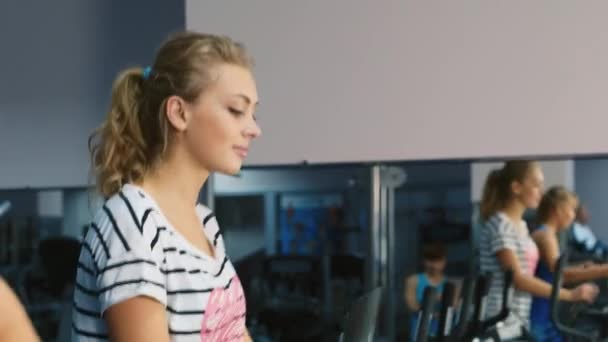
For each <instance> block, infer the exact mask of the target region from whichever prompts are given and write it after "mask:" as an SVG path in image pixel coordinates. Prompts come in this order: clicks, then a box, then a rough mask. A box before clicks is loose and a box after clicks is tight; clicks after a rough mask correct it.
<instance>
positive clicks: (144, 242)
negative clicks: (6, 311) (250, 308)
mask: <svg viewBox="0 0 608 342" xmlns="http://www.w3.org/2000/svg"><path fill="white" fill-rule="evenodd" d="M197 213H198V215H199V217H200V219H201V222H202V223H203V226H204V233H205V236H206V237H207V238H208V239H209V241H210V242H211V243H212V244H213V246H214V248H215V258H212V257H211V256H209V255H207V254H205V253H203V252H202V251H200V250H199V249H198V248H196V247H194V246H193V245H192V244H191V243H190V242H188V241H187V240H186V238H185V237H184V236H183V235H181V234H180V233H179V232H178V231H177V230H176V229H174V228H173V227H172V226H171V224H170V223H169V222H168V220H167V219H166V217H165V216H164V215H163V214H162V213H161V210H160V209H159V207H158V205H157V204H156V202H155V201H154V200H153V199H152V197H151V196H150V195H148V194H146V193H145V192H144V191H143V190H142V189H140V188H139V187H136V186H134V185H130V184H127V185H125V186H124V187H123V188H122V190H121V191H120V192H119V193H118V194H116V195H114V196H112V197H111V198H110V199H108V200H107V201H106V202H105V204H104V205H103V208H102V209H100V211H99V212H98V213H97V215H96V216H95V218H94V220H93V222H92V223H91V226H90V227H89V229H88V230H87V232H86V234H85V237H84V240H83V243H82V248H81V253H80V258H79V261H78V272H77V276H76V288H75V293H74V310H73V317H72V326H73V329H72V340H73V341H100V340H101V341H103V340H107V339H108V331H107V326H106V323H105V321H104V319H103V317H102V316H103V313H104V311H105V310H106V309H108V308H109V307H110V306H112V305H114V304H117V303H119V302H122V301H125V300H127V299H130V298H133V297H137V296H147V297H151V298H153V299H155V300H157V301H158V302H160V303H162V304H163V305H164V306H165V310H166V314H167V323H168V326H169V334H170V336H171V340H172V341H176V342H186V341H197V342H200V341H201V340H202V341H239V340H242V337H243V335H244V334H245V332H246V330H245V298H244V294H243V289H242V287H241V284H240V282H239V279H238V277H237V275H236V272H235V270H234V267H233V266H232V264H231V263H230V261H229V260H228V257H227V256H226V254H225V253H226V250H225V247H224V242H223V239H222V236H221V234H220V230H219V227H218V224H217V221H216V219H215V217H214V215H213V213H212V212H211V211H210V210H209V209H208V208H206V207H203V206H202V205H198V206H197ZM129 324H137V322H130V323H129Z"/></svg>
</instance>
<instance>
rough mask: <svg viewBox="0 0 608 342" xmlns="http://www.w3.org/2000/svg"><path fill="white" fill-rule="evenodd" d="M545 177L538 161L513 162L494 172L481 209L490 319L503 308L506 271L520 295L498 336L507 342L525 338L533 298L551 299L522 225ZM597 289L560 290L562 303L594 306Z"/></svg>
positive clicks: (516, 295)
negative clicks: (490, 275) (488, 280)
mask: <svg viewBox="0 0 608 342" xmlns="http://www.w3.org/2000/svg"><path fill="white" fill-rule="evenodd" d="M543 184H544V175H543V172H542V169H541V167H540V165H539V164H538V163H537V162H534V161H525V160H514V161H508V162H506V163H505V165H504V166H503V167H502V168H501V169H498V170H494V171H492V172H491V173H490V174H489V175H488V178H487V180H486V184H485V186H484V191H483V195H482V200H481V203H480V213H481V219H482V220H483V222H484V225H483V228H482V231H481V233H480V246H479V249H480V257H481V260H480V267H481V272H483V273H486V272H490V273H492V281H491V286H490V289H489V292H488V296H487V304H486V305H487V307H486V318H489V317H493V316H496V315H497V314H498V313H499V311H500V308H501V305H502V301H503V298H502V293H503V286H504V271H506V270H510V271H512V272H513V285H514V288H515V291H514V293H513V297H512V299H511V302H510V303H509V304H510V315H509V317H507V319H506V320H505V322H503V323H504V324H503V325H501V326H500V327H499V328H498V329H497V332H498V334H499V336H500V337H501V339H503V340H506V339H510V338H516V337H519V336H521V334H522V330H523V329H525V330H526V331H528V330H529V328H530V308H531V303H532V296H533V295H534V296H537V297H542V298H549V297H550V295H551V284H549V283H547V282H546V281H543V280H542V279H539V278H537V277H536V276H535V275H534V274H535V269H536V266H537V263H538V259H539V252H538V248H537V247H536V244H535V243H534V241H533V240H532V238H531V237H530V233H529V231H528V227H527V225H526V223H525V221H524V220H523V215H524V212H525V211H526V210H527V209H535V208H537V207H538V205H539V202H540V200H541V196H542V191H543ZM597 292H598V291H597V287H595V286H592V285H589V284H583V285H580V286H578V287H577V288H575V289H574V290H567V289H561V290H560V292H559V296H560V299H561V300H567V301H584V302H592V301H593V300H594V299H595V297H596V295H597Z"/></svg>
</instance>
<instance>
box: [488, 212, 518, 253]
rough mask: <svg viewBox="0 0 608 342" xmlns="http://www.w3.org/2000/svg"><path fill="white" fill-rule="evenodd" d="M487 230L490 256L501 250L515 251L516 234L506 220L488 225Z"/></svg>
mask: <svg viewBox="0 0 608 342" xmlns="http://www.w3.org/2000/svg"><path fill="white" fill-rule="evenodd" d="M488 228H489V232H490V250H491V252H492V254H496V253H498V252H499V251H501V250H503V249H509V250H512V251H513V252H516V251H517V236H516V233H515V231H514V229H513V227H511V225H510V224H509V223H508V222H507V221H506V220H500V221H498V222H494V223H490V224H489V227H488Z"/></svg>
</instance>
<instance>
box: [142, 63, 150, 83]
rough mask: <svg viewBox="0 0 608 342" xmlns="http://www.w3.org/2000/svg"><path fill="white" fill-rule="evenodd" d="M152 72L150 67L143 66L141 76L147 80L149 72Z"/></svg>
mask: <svg viewBox="0 0 608 342" xmlns="http://www.w3.org/2000/svg"><path fill="white" fill-rule="evenodd" d="M151 73H152V67H149V66H147V67H145V68H144V72H143V78H144V80H147V79H148V78H149V77H150V74H151Z"/></svg>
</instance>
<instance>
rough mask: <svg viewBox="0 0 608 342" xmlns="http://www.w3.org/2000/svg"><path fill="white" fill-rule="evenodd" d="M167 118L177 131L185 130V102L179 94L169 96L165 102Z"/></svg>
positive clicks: (186, 117) (186, 116)
mask: <svg viewBox="0 0 608 342" xmlns="http://www.w3.org/2000/svg"><path fill="white" fill-rule="evenodd" d="M166 109H167V110H166V113H167V120H168V121H169V123H170V124H171V126H172V127H173V128H174V129H175V130H176V131H178V132H182V131H184V130H186V127H187V126H188V115H187V113H186V103H185V101H184V100H183V99H182V98H181V97H179V96H171V97H169V98H168V99H167V104H166Z"/></svg>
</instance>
